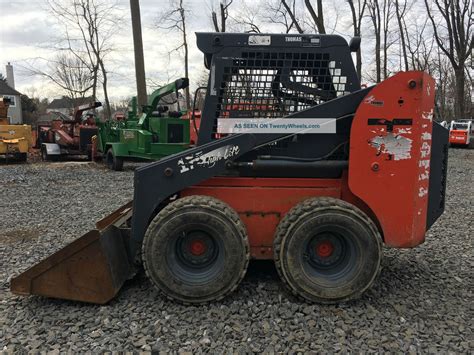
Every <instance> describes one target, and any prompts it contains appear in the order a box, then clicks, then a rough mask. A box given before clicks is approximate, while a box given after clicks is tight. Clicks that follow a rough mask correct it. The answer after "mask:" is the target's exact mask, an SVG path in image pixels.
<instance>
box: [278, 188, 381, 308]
mask: <svg viewBox="0 0 474 355" xmlns="http://www.w3.org/2000/svg"><path fill="white" fill-rule="evenodd" d="M274 258H275V265H276V268H277V271H278V273H279V275H280V277H281V279H282V280H283V282H284V283H285V284H286V286H287V287H288V288H289V290H290V291H291V292H292V293H294V294H295V295H297V296H299V297H302V298H304V299H306V300H308V301H311V302H319V303H336V302H342V301H348V300H350V299H354V298H357V297H359V296H360V295H361V294H362V293H363V292H364V291H365V290H367V289H368V288H369V287H370V286H371V285H372V283H373V282H374V280H375V278H376V276H377V274H378V273H379V270H380V263H381V259H382V242H381V237H380V234H379V232H378V230H377V228H376V226H375V224H374V223H373V222H372V220H370V219H369V217H367V215H365V214H364V213H363V212H362V211H360V210H359V209H358V208H357V207H355V206H353V205H351V204H349V203H346V202H344V201H342V200H338V199H334V198H329V197H322V198H311V199H308V200H306V201H303V202H301V203H299V204H298V205H296V206H295V207H294V208H293V209H292V210H290V212H288V214H286V216H285V217H284V218H283V220H282V221H281V222H280V224H279V225H278V228H277V232H276V236H275V240H274Z"/></svg>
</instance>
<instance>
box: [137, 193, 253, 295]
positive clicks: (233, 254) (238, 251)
mask: <svg viewBox="0 0 474 355" xmlns="http://www.w3.org/2000/svg"><path fill="white" fill-rule="evenodd" d="M249 250H250V249H249V243H248V238H247V233H246V230H245V226H244V224H243V223H242V221H241V220H240V218H239V216H238V214H237V212H235V211H234V210H233V209H232V208H231V207H230V206H228V205H227V204H226V203H224V202H222V201H220V200H218V199H216V198H213V197H208V196H189V197H183V198H180V199H178V200H176V201H174V202H172V203H170V204H169V205H167V206H166V207H165V208H164V209H163V210H161V211H160V212H159V213H158V215H156V217H155V218H154V219H153V221H152V222H151V223H150V225H149V227H148V229H147V231H146V233H145V238H144V240H143V245H142V259H143V267H144V269H145V272H146V274H147V276H148V278H149V279H150V280H151V282H152V283H153V284H154V285H155V286H156V288H157V289H158V290H159V291H160V292H161V293H162V294H163V295H164V296H166V297H167V298H170V299H173V300H176V301H179V302H181V303H184V304H199V303H205V302H209V301H214V300H219V299H222V298H224V297H225V296H226V295H228V294H229V293H231V292H233V291H234V290H235V289H236V288H237V286H238V285H239V284H240V282H241V281H242V279H243V277H244V276H245V273H246V271H247V266H248V263H249V257H250V254H249Z"/></svg>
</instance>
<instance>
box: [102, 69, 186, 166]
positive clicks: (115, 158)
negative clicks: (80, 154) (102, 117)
mask: <svg viewBox="0 0 474 355" xmlns="http://www.w3.org/2000/svg"><path fill="white" fill-rule="evenodd" d="M188 86H189V80H188V79H187V78H181V79H178V80H176V81H174V82H172V83H170V84H168V85H166V86H163V87H161V88H159V89H157V90H155V91H154V92H153V93H152V94H151V95H150V96H149V99H148V102H147V105H146V106H144V107H143V108H142V113H141V114H139V113H138V108H137V100H136V98H135V97H134V98H133V99H132V100H131V102H130V105H129V108H128V112H127V116H126V117H119V118H117V117H116V118H115V119H109V120H106V121H104V122H97V126H98V128H99V130H98V134H97V136H96V137H95V138H93V156H94V157H97V156H100V155H101V156H102V157H103V159H104V161H105V163H106V164H107V166H108V167H109V168H110V169H112V170H116V171H119V170H122V168H123V163H124V161H125V160H159V159H161V158H163V157H165V156H168V155H171V154H175V153H178V152H181V151H183V150H185V149H187V148H189V145H190V119H189V117H188V114H187V112H186V111H185V110H181V108H180V105H179V98H180V93H179V91H180V90H183V89H185V88H187V87H188Z"/></svg>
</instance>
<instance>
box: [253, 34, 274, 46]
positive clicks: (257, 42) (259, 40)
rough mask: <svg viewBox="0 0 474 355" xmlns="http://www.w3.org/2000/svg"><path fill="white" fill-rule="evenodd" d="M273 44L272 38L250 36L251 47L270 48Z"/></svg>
mask: <svg viewBox="0 0 474 355" xmlns="http://www.w3.org/2000/svg"><path fill="white" fill-rule="evenodd" d="M271 42H272V39H271V36H261V35H250V36H249V46H269V45H270V44H271Z"/></svg>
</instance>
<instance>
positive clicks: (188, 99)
mask: <svg viewBox="0 0 474 355" xmlns="http://www.w3.org/2000/svg"><path fill="white" fill-rule="evenodd" d="M180 7H181V10H180V11H181V20H182V25H183V46H184V76H185V77H186V78H189V67H188V56H189V53H188V40H187V38H186V20H185V15H184V9H183V2H182V1H180ZM184 94H185V95H186V110H188V111H189V110H190V109H191V95H190V94H189V86H188V87H187V88H186V89H184Z"/></svg>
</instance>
